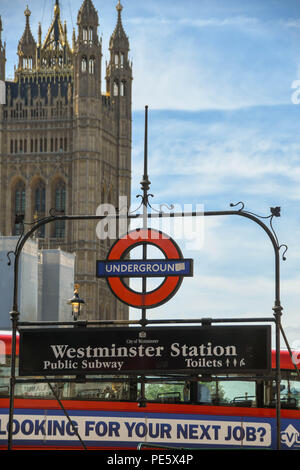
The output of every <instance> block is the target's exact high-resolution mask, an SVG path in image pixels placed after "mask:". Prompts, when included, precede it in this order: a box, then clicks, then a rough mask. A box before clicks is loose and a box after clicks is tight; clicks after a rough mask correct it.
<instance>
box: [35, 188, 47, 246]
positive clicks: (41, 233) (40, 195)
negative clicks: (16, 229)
mask: <svg viewBox="0 0 300 470" xmlns="http://www.w3.org/2000/svg"><path fill="white" fill-rule="evenodd" d="M45 212H46V188H45V184H44V183H43V182H42V181H40V182H39V183H38V185H37V186H36V187H35V189H34V217H36V218H37V219H42V218H43V217H44V216H45ZM37 236H38V237H40V238H45V225H43V226H42V227H40V228H39V230H38V233H37Z"/></svg>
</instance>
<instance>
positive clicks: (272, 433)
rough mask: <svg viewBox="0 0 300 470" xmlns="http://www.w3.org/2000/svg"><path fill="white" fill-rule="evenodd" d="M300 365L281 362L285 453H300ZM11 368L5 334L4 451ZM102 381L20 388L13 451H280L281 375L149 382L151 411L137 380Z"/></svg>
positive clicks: (0, 439)
mask: <svg viewBox="0 0 300 470" xmlns="http://www.w3.org/2000/svg"><path fill="white" fill-rule="evenodd" d="M298 358H299V359H300V353H298V352H293V358H291V357H290V354H289V352H288V351H281V354H280V361H281V387H280V390H281V392H280V401H281V449H283V450H284V449H287V450H295V449H300V380H299V377H298V374H297V371H296V370H295V367H294V363H293V362H296V363H297V362H298ZM10 360H11V334H10V333H9V332H1V333H0V448H1V449H6V448H7V439H8V419H9V378H10ZM272 368H273V369H274V368H275V352H272ZM97 379H99V376H97ZM112 379H114V380H112ZM102 380H103V381H101V382H99V380H96V377H95V382H93V378H92V377H89V381H88V382H86V383H84V382H82V381H78V382H73V381H72V382H71V381H66V382H63V381H62V382H60V383H56V384H55V382H53V383H52V382H50V383H51V384H52V385H51V387H52V388H51V387H50V386H49V384H48V383H17V384H16V387H15V400H14V416H13V426H12V437H13V447H12V448H13V449H75V448H76V449H78V448H82V449H137V448H143V447H147V446H149V447H151V446H165V447H174V448H175V449H176V448H177V449H178V448H181V449H201V448H206V449H207V448H228V449H230V448H235V449H237V448H244V449H257V448H259V449H276V445H277V444H276V409H275V406H276V387H275V370H274V380H273V379H271V378H268V379H267V380H266V379H265V378H263V377H262V378H259V377H255V378H254V377H252V376H251V377H250V376H247V375H246V374H245V375H243V376H241V375H240V374H239V376H238V377H235V376H225V375H223V376H209V377H198V378H197V381H195V382H187V381H186V379H185V378H184V377H182V379H181V377H174V380H172V377H168V381H166V380H165V379H164V378H161V379H160V378H159V377H155V378H154V377H147V380H146V383H145V385H144V387H145V389H144V396H145V399H146V401H145V403H142V405H143V406H140V405H141V402H140V401H139V397H140V394H141V390H140V384H139V382H138V381H137V380H136V378H132V377H131V378H130V377H125V376H120V377H119V379H116V376H114V377H109V376H105V378H104V377H103V378H102ZM118 380H119V381H118ZM49 381H51V377H49ZM53 388H54V389H55V394H56V397H59V401H57V399H56V398H55V397H54V395H53ZM62 406H63V408H64V409H65V411H64V410H63V409H62Z"/></svg>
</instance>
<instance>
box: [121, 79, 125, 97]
mask: <svg viewBox="0 0 300 470" xmlns="http://www.w3.org/2000/svg"><path fill="white" fill-rule="evenodd" d="M125 92H126V81H125V80H122V81H121V85H120V96H125Z"/></svg>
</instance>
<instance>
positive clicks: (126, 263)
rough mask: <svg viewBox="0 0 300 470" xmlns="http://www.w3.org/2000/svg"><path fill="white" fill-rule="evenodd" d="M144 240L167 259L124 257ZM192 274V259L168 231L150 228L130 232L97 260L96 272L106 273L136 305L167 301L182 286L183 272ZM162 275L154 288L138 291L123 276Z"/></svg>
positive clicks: (121, 295)
mask: <svg viewBox="0 0 300 470" xmlns="http://www.w3.org/2000/svg"><path fill="white" fill-rule="evenodd" d="M144 244H149V245H152V246H153V245H154V246H156V247H157V248H159V249H160V250H161V251H162V253H163V254H164V256H165V259H147V260H144V259H139V260H137V259H135V260H133V259H125V258H126V257H127V255H128V254H129V252H130V250H132V249H133V248H135V247H137V246H141V245H144ZM192 275H193V260H191V259H184V258H183V256H182V253H181V251H180V248H179V247H178V245H177V244H176V243H175V242H174V240H172V239H171V238H170V237H169V236H168V235H166V234H164V233H163V232H161V231H159V230H156V229H152V228H147V229H137V230H132V231H131V232H128V233H127V234H126V235H124V236H123V237H122V238H119V239H118V240H117V241H116V242H115V243H114V244H113V245H112V247H111V249H110V251H109V253H108V255H107V258H106V260H105V261H97V267H96V276H97V277H105V278H106V280H107V283H108V285H109V287H110V289H111V290H112V292H113V293H114V295H115V296H116V297H117V298H118V299H119V300H121V301H122V302H124V303H125V304H127V305H130V306H132V307H136V308H153V307H157V306H159V305H161V304H163V303H165V302H167V301H168V300H169V299H170V298H171V297H172V296H173V295H174V294H175V293H176V292H177V290H178V288H179V287H180V285H181V283H182V280H183V277H184V276H192ZM129 277H162V278H164V280H163V282H162V283H161V284H160V285H159V286H158V287H157V288H156V289H154V290H151V291H149V292H148V291H147V292H145V293H143V292H137V291H135V290H133V289H131V288H130V287H129V286H128V285H127V284H126V283H125V282H124V278H129Z"/></svg>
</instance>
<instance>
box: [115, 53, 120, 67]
mask: <svg viewBox="0 0 300 470" xmlns="http://www.w3.org/2000/svg"><path fill="white" fill-rule="evenodd" d="M115 65H116V66H118V65H119V53H118V52H115Z"/></svg>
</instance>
